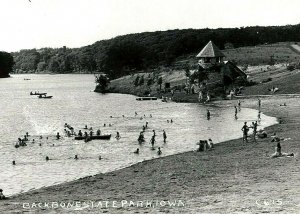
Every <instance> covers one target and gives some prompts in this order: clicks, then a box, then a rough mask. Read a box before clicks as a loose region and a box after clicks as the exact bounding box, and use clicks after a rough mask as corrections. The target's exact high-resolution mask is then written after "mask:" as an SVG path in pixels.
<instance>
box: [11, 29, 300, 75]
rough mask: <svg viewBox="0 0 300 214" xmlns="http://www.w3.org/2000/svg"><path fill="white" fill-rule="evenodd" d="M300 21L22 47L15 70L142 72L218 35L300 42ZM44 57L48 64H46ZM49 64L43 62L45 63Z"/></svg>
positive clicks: (246, 41) (236, 42) (244, 41)
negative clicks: (78, 45)
mask: <svg viewBox="0 0 300 214" xmlns="http://www.w3.org/2000/svg"><path fill="white" fill-rule="evenodd" d="M299 35H300V24H298V25H287V26H271V27H259V26H255V27H245V28H244V27H241V28H219V29H208V28H206V29H197V30H196V29H185V30H168V31H157V32H145V33H137V34H128V35H125V36H118V37H115V38H113V39H109V40H102V41H98V42H96V43H94V44H92V45H89V46H85V47H82V48H74V49H69V48H66V47H63V48H57V49H51V48H43V49H39V50H35V49H32V50H22V51H20V52H16V53H13V56H14V60H15V62H16V64H15V69H18V70H23V71H24V72H36V71H39V72H41V69H42V68H46V69H48V70H49V71H50V72H59V73H66V72H95V71H98V70H105V71H106V72H107V74H108V75H109V76H110V78H117V77H120V76H123V75H126V74H132V73H137V72H139V71H140V70H141V69H144V68H150V69H151V68H155V67H157V66H160V65H163V66H164V65H167V66H169V65H172V63H173V62H174V60H175V59H176V58H178V57H182V56H185V55H186V54H196V52H198V51H200V50H201V49H202V48H203V47H204V45H205V44H206V43H207V42H208V41H209V40H213V41H214V43H215V44H216V45H217V46H218V47H219V48H221V49H223V48H225V46H226V47H227V46H228V44H230V46H231V47H235V48H237V47H242V46H254V45H259V44H265V43H275V42H284V41H295V42H296V41H300V36H299ZM41 62H43V63H45V64H46V65H44V64H41V65H40V63H41ZM42 65H43V66H42Z"/></svg>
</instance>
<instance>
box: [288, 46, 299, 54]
mask: <svg viewBox="0 0 300 214" xmlns="http://www.w3.org/2000/svg"><path fill="white" fill-rule="evenodd" d="M290 48H291V50H292V51H294V52H295V53H297V54H299V55H300V46H299V45H297V44H293V45H290Z"/></svg>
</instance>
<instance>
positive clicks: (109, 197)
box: [0, 96, 300, 213]
mask: <svg viewBox="0 0 300 214" xmlns="http://www.w3.org/2000/svg"><path fill="white" fill-rule="evenodd" d="M241 101H242V108H243V107H249V108H257V98H251V99H243V100H241ZM236 103H237V100H226V101H215V102H214V104H216V105H219V106H233V105H236ZM283 103H286V106H280V104H283ZM299 107H300V102H299V98H297V97H284V96H273V97H264V98H262V107H261V111H262V112H263V113H264V114H266V115H269V116H274V117H277V118H278V119H279V121H281V122H280V124H278V125H274V126H271V127H268V128H267V129H266V131H267V133H268V137H267V138H265V139H258V141H257V143H254V142H252V140H251V141H250V142H249V143H243V142H242V140H241V139H238V140H232V141H228V142H223V143H220V144H217V145H215V149H214V150H212V151H206V152H196V151H191V152H187V153H182V154H177V155H172V156H167V157H163V158H158V159H153V160H150V161H145V162H141V163H138V164H135V165H133V166H130V167H127V168H124V169H121V170H118V171H115V172H111V173H106V174H98V175H96V176H90V177H86V178H83V179H79V180H76V181H73V182H69V183H65V184H60V185H56V186H51V187H47V188H42V189H39V190H34V191H31V192H27V193H24V194H20V195H17V196H14V197H11V198H9V199H7V200H3V201H0V213H20V212H21V213H23V212H26V213H75V212H76V213H300V211H299V210H300V173H299V172H300V164H299V140H298V139H299V137H300V136H299V124H300V115H299V111H298V110H299ZM224 124H225V125H226V123H225V122H224ZM274 132H276V133H277V136H278V137H280V138H284V139H285V140H282V141H281V146H282V151H283V152H290V153H291V152H293V153H294V154H295V157H293V158H292V157H291V158H288V157H281V158H275V159H272V158H270V157H269V156H270V155H271V154H273V153H274V151H275V146H276V142H271V139H272V138H271V137H270V135H272V134H273V133H274ZM169 143H171V142H169ZM196 149H197V147H196V145H195V150H196ZM3 189H4V194H5V188H3ZM76 201H77V202H78V203H79V202H80V203H81V204H80V206H79V205H78V207H77V208H76V207H75V205H74V206H73V207H69V208H68V209H66V208H62V207H61V206H60V205H58V206H57V204H54V207H51V203H52V202H55V203H62V202H63V203H68V202H69V203H73V202H76ZM105 201H108V202H107V203H108V204H106V205H107V206H106V205H105ZM114 201H115V202H114ZM130 201H132V202H130ZM138 201H142V202H143V204H142V203H138ZM149 201H150V202H151V201H152V202H153V204H152V206H150V205H149ZM83 202H86V203H89V205H90V206H84V205H83ZM92 202H93V203H94V205H93V207H92V206H91V203H92ZM99 202H102V203H101V204H102V206H100V203H99ZM147 202H148V204H147ZM170 202H171V203H172V202H173V203H175V204H176V205H175V206H169V205H168V203H170ZM38 203H40V204H38ZM45 203H48V207H47V206H46V205H45ZM113 203H115V204H113ZM130 203H131V204H130ZM49 204H50V205H49ZM52 205H53V203H52ZM121 205H124V206H121ZM129 205H131V206H129ZM49 206H50V207H49ZM79 207H80V208H79Z"/></svg>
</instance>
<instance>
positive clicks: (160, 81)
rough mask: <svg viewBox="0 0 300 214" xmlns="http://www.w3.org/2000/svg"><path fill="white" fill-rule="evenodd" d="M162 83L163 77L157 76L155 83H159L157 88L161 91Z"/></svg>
mask: <svg viewBox="0 0 300 214" xmlns="http://www.w3.org/2000/svg"><path fill="white" fill-rule="evenodd" d="M162 83H163V79H162V77H159V78H158V80H157V84H158V85H159V90H160V91H161V85H162Z"/></svg>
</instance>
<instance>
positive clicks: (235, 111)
mask: <svg viewBox="0 0 300 214" xmlns="http://www.w3.org/2000/svg"><path fill="white" fill-rule="evenodd" d="M237 113H238V110H237V107H236V106H234V118H235V119H237Z"/></svg>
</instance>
